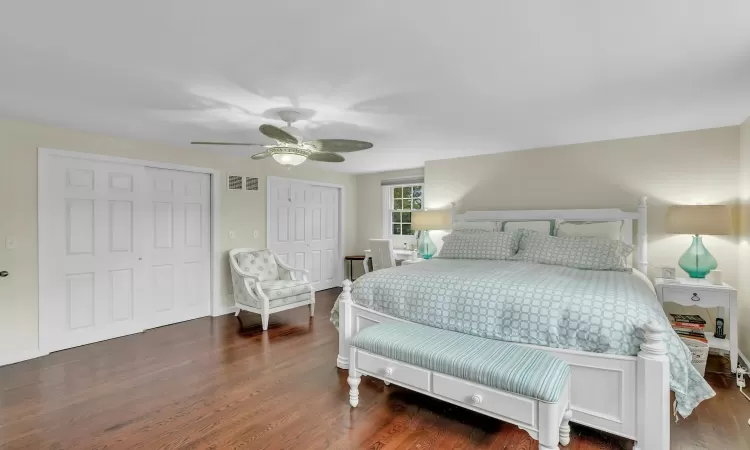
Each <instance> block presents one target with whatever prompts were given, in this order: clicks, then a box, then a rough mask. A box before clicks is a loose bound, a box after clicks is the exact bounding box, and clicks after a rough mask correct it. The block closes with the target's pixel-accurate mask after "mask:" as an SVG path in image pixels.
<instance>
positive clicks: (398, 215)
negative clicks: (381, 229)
mask: <svg viewBox="0 0 750 450" xmlns="http://www.w3.org/2000/svg"><path fill="white" fill-rule="evenodd" d="M391 222H393V223H398V222H401V213H400V212H394V213H391Z"/></svg>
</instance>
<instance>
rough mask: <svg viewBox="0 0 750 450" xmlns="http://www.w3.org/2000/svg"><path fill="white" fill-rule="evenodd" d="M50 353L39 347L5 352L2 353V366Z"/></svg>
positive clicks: (0, 361)
mask: <svg viewBox="0 0 750 450" xmlns="http://www.w3.org/2000/svg"><path fill="white" fill-rule="evenodd" d="M45 355H49V352H45V351H42V350H38V349H31V350H25V351H21V352H16V353H5V354H0V367H1V366H7V365H9V364H15V363H18V362H21V361H26V360H29V359H34V358H39V357H40V356H45Z"/></svg>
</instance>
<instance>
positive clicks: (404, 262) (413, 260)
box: [401, 258, 426, 266]
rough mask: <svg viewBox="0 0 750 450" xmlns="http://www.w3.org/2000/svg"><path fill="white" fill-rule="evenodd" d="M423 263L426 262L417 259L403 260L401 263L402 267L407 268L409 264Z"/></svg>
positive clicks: (422, 259)
mask: <svg viewBox="0 0 750 450" xmlns="http://www.w3.org/2000/svg"><path fill="white" fill-rule="evenodd" d="M423 261H426V260H425V259H424V258H418V259H405V260H403V261H401V265H402V266H408V265H409V264H417V263H421V262H423Z"/></svg>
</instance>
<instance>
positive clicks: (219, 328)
mask: <svg viewBox="0 0 750 450" xmlns="http://www.w3.org/2000/svg"><path fill="white" fill-rule="evenodd" d="M337 294H338V290H331V291H325V292H321V293H319V294H318V302H317V313H316V316H315V318H314V319H313V320H309V318H308V317H307V314H308V312H307V311H308V310H307V308H299V309H295V310H291V311H287V312H284V313H280V314H276V315H272V316H271V326H270V329H269V330H268V332H267V333H263V332H262V331H261V330H260V319H259V317H258V316H252V315H249V316H247V317H246V320H247V321H248V322H249V323H250V325H249V326H248V327H247V328H246V333H245V334H242V335H240V334H238V332H237V331H238V322H237V321H236V319H235V318H234V317H232V316H224V317H219V318H213V319H212V318H205V319H198V320H194V321H190V322H185V323H182V324H177V325H172V326H168V327H163V328H158V329H155V330H150V331H148V332H146V333H143V334H140V335H135V336H128V337H124V338H120V339H114V340H111V341H107V342H101V343H98V344H92V345H88V346H84V347H79V348H75V349H70V350H65V351H61V352H57V353H54V354H51V355H49V356H47V357H44V358H40V359H37V360H32V361H26V362H23V363H19V364H15V365H12V366H6V367H2V368H0V448H3V449H23V448H27V449H93V448H96V449H104V448H107V449H118V448H143V449H156V448H186V449H206V448H214V449H231V448H248V449H254V448H268V449H275V448H302V449H308V448H309V449H317V448H321V449H322V448H340V449H357V448H367V449H396V448H399V449H400V448H405V449H430V448H451V449H475V448H479V449H490V448H492V449H535V448H537V444H536V443H535V442H534V441H532V440H531V439H530V438H529V437H528V435H527V434H526V433H525V432H523V431H520V430H519V429H518V428H516V427H515V426H512V425H508V424H505V423H502V422H500V421H497V420H494V419H490V418H488V417H485V416H482V415H480V414H476V413H473V412H470V411H467V410H464V409H462V408H459V407H456V406H452V405H449V404H447V403H443V402H440V401H437V400H433V399H431V398H429V397H426V396H423V395H421V394H416V393H413V392H409V391H407V390H404V389H401V388H398V387H396V386H389V387H386V386H384V385H383V383H381V382H379V381H376V380H373V379H370V378H364V379H363V381H362V384H361V386H360V405H359V407H358V408H357V409H350V408H349V404H348V400H347V399H348V387H347V385H346V373H345V372H344V371H340V370H337V369H336V367H335V364H334V362H335V357H336V353H337V342H338V341H337V334H336V331H335V329H334V328H333V326H332V325H331V324H330V323H329V322H328V312H329V310H330V309H331V305H332V303H333V301H334V300H335V296H336V295H337ZM726 368H728V364H727V363H724V362H723V360H722V359H720V358H718V357H712V360H711V365H710V367H709V370H710V371H720V370H722V369H726ZM708 378H709V380H710V382H711V384H712V385H713V386H714V387H715V389H716V390H717V396H716V398H714V399H711V400H709V401H707V402H705V403H703V404H702V405H701V406H700V407H699V408H698V409H697V410H696V412H695V413H694V414H693V415H692V416H690V417H689V418H688V419H683V420H680V421H679V422H678V423H676V424H675V423H673V424H672V428H673V431H672V448H674V449H689V448H690V449H692V448H700V449H744V448H749V447H750V444H749V443H750V427H749V426H748V425H747V420H748V418H749V417H750V402H748V401H747V400H746V399H745V398H744V397H742V395H741V394H740V393H739V391H738V390H737V388H736V387H733V385H734V382H733V380H731V379H729V378H724V377H722V376H720V375H716V374H710V375H709V376H708ZM631 446H632V443H631V442H630V441H627V440H624V439H620V438H616V437H614V436H609V435H605V434H602V433H598V432H596V431H593V430H590V429H587V428H584V427H581V426H576V425H575V424H573V434H572V441H571V443H570V445H569V446H568V447H567V448H570V449H610V448H613V449H619V448H631Z"/></svg>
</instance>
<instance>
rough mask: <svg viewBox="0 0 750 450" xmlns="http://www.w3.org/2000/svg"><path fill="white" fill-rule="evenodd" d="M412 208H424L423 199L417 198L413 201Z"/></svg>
mask: <svg viewBox="0 0 750 450" xmlns="http://www.w3.org/2000/svg"><path fill="white" fill-rule="evenodd" d="M412 209H422V199H420V198H415V199H414V201H413V202H412Z"/></svg>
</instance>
